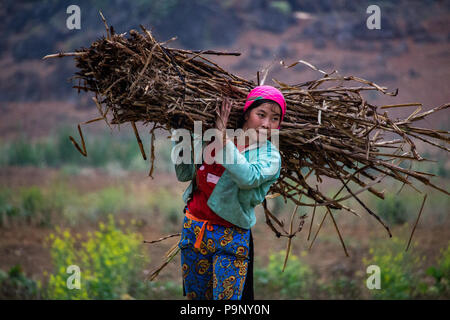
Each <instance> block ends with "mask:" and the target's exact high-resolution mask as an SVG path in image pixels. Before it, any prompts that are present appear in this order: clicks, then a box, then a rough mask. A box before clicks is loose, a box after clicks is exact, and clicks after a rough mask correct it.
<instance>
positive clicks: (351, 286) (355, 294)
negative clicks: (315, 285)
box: [318, 275, 361, 299]
mask: <svg viewBox="0 0 450 320" xmlns="http://www.w3.org/2000/svg"><path fill="white" fill-rule="evenodd" d="M319 291H320V292H319V293H318V294H319V295H320V296H321V298H324V299H359V298H360V297H361V290H360V280H359V279H357V278H355V277H354V278H349V277H347V276H344V275H338V276H336V277H335V278H333V279H332V280H331V281H329V282H327V283H322V284H321V285H320V286H319Z"/></svg>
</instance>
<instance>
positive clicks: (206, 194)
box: [175, 86, 286, 300]
mask: <svg viewBox="0 0 450 320" xmlns="http://www.w3.org/2000/svg"><path fill="white" fill-rule="evenodd" d="M231 107H232V105H231V103H230V102H229V101H228V100H225V101H224V103H223V104H222V108H221V109H220V112H219V117H218V119H217V121H216V128H217V129H218V130H219V132H222V133H223V134H224V137H225V138H224V139H223V140H221V139H218V140H219V141H218V142H219V146H220V148H219V150H220V154H218V155H217V157H222V156H224V155H226V156H230V158H226V159H234V160H236V159H237V160H238V161H234V162H233V163H227V162H226V161H225V160H224V161H216V162H214V163H212V164H207V163H206V162H203V164H202V165H201V166H199V167H198V168H197V170H196V168H195V165H194V164H177V165H175V171H176V175H177V178H178V180H179V181H191V183H190V185H189V186H188V188H187V189H186V191H185V192H184V194H183V200H184V201H185V203H186V207H185V217H184V224H183V230H182V234H181V239H180V242H179V244H178V245H179V247H180V249H181V265H182V271H183V287H184V291H185V294H186V295H187V297H188V299H214V300H221V299H234V300H240V299H243V298H244V299H249V298H250V299H251V298H252V297H253V288H252V283H251V282H252V273H253V269H252V263H253V244H252V237H251V230H250V229H251V227H252V226H253V225H254V224H255V222H256V217H255V213H254V208H255V206H256V205H258V204H260V203H261V202H262V201H263V200H264V198H265V196H266V194H267V192H268V191H269V188H270V186H271V185H272V184H273V183H274V182H275V181H276V180H277V179H278V177H279V175H280V169H281V157H280V154H279V152H278V150H277V149H276V147H275V146H274V145H273V144H272V143H271V142H270V140H268V139H267V140H266V141H264V142H263V143H261V141H260V142H259V143H254V142H255V141H254V140H252V139H250V140H249V141H246V142H247V143H244V145H240V144H239V143H238V141H239V142H240V140H237V139H234V141H232V140H230V138H228V137H227V135H226V133H225V129H226V125H227V122H228V117H229V115H230V111H231ZM285 113H286V101H285V99H284V97H283V95H282V93H281V92H280V91H279V90H278V89H276V88H274V87H271V86H258V87H256V88H254V89H253V90H251V91H250V93H249V94H248V96H247V100H246V103H245V106H244V114H243V118H242V129H243V131H244V132H249V131H252V130H253V131H256V132H269V133H270V130H273V129H279V128H280V124H281V122H282V120H283V117H284V115H285ZM216 150H217V149H216ZM212 156H214V157H216V155H215V154H212ZM216 159H219V158H216ZM220 159H223V158H220ZM195 172H196V173H197V174H195ZM244 286H245V289H244ZM244 292H245V293H244ZM243 293H244V297H243Z"/></svg>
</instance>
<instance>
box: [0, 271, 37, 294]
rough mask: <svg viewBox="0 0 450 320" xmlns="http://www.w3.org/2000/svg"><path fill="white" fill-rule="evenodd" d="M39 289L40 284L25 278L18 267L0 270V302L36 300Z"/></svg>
mask: <svg viewBox="0 0 450 320" xmlns="http://www.w3.org/2000/svg"><path fill="white" fill-rule="evenodd" d="M39 289H40V282H37V281H35V280H33V279H30V278H28V277H26V276H25V274H24V272H23V270H22V267H21V266H20V265H16V266H14V267H12V268H11V269H9V271H8V272H5V271H3V270H0V300H4V299H8V300H10V299H28V300H29V299H38V298H39Z"/></svg>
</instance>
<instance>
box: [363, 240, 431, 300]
mask: <svg viewBox="0 0 450 320" xmlns="http://www.w3.org/2000/svg"><path fill="white" fill-rule="evenodd" d="M387 241H388V242H387V243H384V244H385V245H382V244H381V243H378V244H377V245H375V246H373V247H371V248H370V249H369V254H370V255H371V257H370V258H366V257H364V258H363V263H364V264H365V265H366V266H369V265H376V266H378V267H379V268H380V280H381V288H380V289H372V290H371V291H370V293H371V295H372V296H373V298H375V299H413V298H416V297H419V296H420V295H421V294H423V293H424V291H426V285H425V284H424V283H423V282H422V278H423V274H422V272H421V265H422V262H423V260H424V258H423V257H420V256H419V255H417V254H414V253H413V252H414V249H413V248H414V247H415V246H416V244H413V246H412V247H411V248H410V249H409V252H405V243H404V241H402V240H400V239H399V238H397V237H393V238H391V239H390V240H387Z"/></svg>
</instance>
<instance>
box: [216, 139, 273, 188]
mask: <svg viewBox="0 0 450 320" xmlns="http://www.w3.org/2000/svg"><path fill="white" fill-rule="evenodd" d="M218 157H219V158H218V159H217V160H222V166H224V167H225V169H226V170H228V172H229V174H230V177H231V179H232V180H233V181H234V182H235V183H236V184H237V185H238V186H239V188H241V189H251V188H256V187H259V186H260V185H262V184H263V183H265V182H267V181H273V180H276V179H278V177H279V176H280V170H281V156H280V153H279V152H278V150H276V148H275V147H274V146H273V145H272V144H271V143H270V142H267V148H265V147H264V148H260V149H259V150H258V155H257V159H256V161H252V162H249V161H247V159H246V158H245V157H244V155H242V154H241V153H240V152H239V151H238V149H237V148H236V147H235V145H234V143H232V142H231V141H228V142H227V143H226V144H225V147H224V148H223V152H220V153H218ZM220 157H222V158H220ZM227 160H228V161H229V160H231V162H227Z"/></svg>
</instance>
